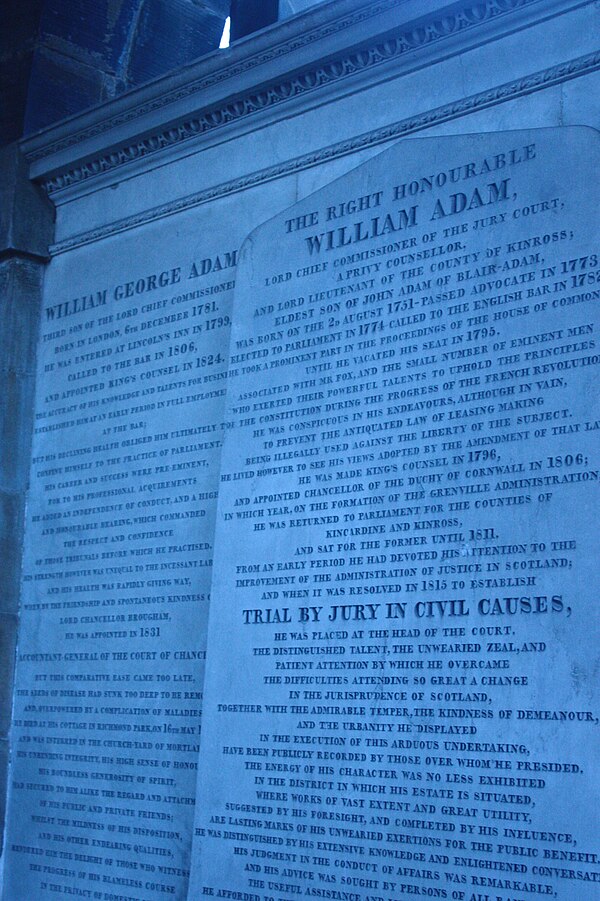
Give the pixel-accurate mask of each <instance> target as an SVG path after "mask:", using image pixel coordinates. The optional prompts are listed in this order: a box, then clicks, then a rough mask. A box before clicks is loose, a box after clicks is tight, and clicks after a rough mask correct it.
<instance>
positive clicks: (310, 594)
mask: <svg viewBox="0 0 600 901" xmlns="http://www.w3.org/2000/svg"><path fill="white" fill-rule="evenodd" d="M598 156H599V154H598V142H597V135H596V133H595V132H593V131H592V130H589V129H577V128H571V129H544V130H539V131H526V132H525V131H524V132H506V133H497V134H487V135H470V136H460V137H446V138H431V139H426V140H419V141H410V142H405V143H403V144H399V145H397V146H396V147H394V148H392V149H391V150H389V151H387V152H385V153H383V154H381V155H380V156H378V157H377V158H374V159H372V160H370V161H369V162H368V163H366V164H364V165H363V166H361V167H360V168H359V169H356V170H354V171H353V172H351V173H349V174H348V175H346V176H344V177H343V178H341V179H339V180H338V181H336V182H334V183H333V184H331V185H329V186H328V187H326V188H324V189H323V190H321V191H319V192H318V193H317V194H314V195H312V196H311V197H309V198H307V199H306V200H304V201H302V202H301V203H299V204H297V205H296V206H294V207H292V208H290V209H289V210H287V211H286V212H285V213H284V214H281V215H280V216H278V217H276V218H275V219H273V220H271V221H270V222H268V223H267V224H265V225H264V226H262V227H261V228H260V229H258V230H257V231H255V232H254V233H253V234H252V235H251V236H250V238H249V239H248V241H247V242H246V244H245V245H244V248H243V250H242V253H241V264H240V268H239V275H238V279H237V285H236V308H235V316H234V328H233V332H232V344H231V360H230V370H231V371H230V381H229V389H228V392H229V393H228V397H229V408H228V416H227V418H228V420H229V421H231V422H232V423H235V428H233V429H230V430H229V431H228V433H227V435H226V439H225V445H224V449H223V463H222V475H221V493H220V499H219V512H218V525H217V535H216V553H215V559H216V563H215V568H214V580H213V604H212V608H211V621H210V624H209V642H208V646H209V652H208V662H207V677H206V691H205V705H204V709H205V719H204V725H203V736H202V746H201V773H200V777H199V785H198V799H199V803H198V805H197V814H196V847H195V849H194V861H193V872H192V882H191V890H190V897H193V898H200V897H201V896H215V897H231V898H243V899H252V901H254V899H260V901H272V899H286V901H287V899H290V898H294V897H298V898H313V897H314V898H330V899H339V901H342V899H343V901H366V899H377V901H396V899H404V898H407V897H412V896H413V895H414V896H421V897H428V898H451V899H458V901H461V899H465V901H480V899H494V901H515V899H519V901H523V899H527V898H534V897H537V896H542V897H546V896H550V897H555V898H558V899H560V901H576V899H577V901H579V899H581V898H584V897H585V898H586V899H593V898H597V897H599V891H598V880H599V878H600V876H599V865H598V858H597V852H598V836H597V817H596V814H597V798H596V797H595V796H594V782H593V778H592V773H593V770H594V768H595V765H596V764H597V747H598V705H597V697H594V686H595V678H596V677H595V676H594V667H595V664H596V658H597V654H598V618H597V605H596V593H595V590H596V589H595V584H594V583H595V578H596V569H595V566H594V553H595V550H596V548H595V542H596V535H597V528H595V526H594V521H593V520H594V513H595V510H596V504H597V501H596V495H597V490H598V464H599V455H598V442H597V436H598V434H599V429H600V411H599V410H598V404H597V399H596V392H595V384H596V382H597V377H598V376H597V373H598V363H599V362H600V355H599V354H598V350H597V341H598V337H597V329H598V298H599V291H598V284H599V281H600V268H599V262H598V256H597V253H598V249H599V247H598V234H597V229H596V226H595V223H596V209H597V204H596V201H595V200H594V197H593V193H592V187H593V173H595V172H597V171H598Z"/></svg>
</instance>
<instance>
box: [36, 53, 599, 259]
mask: <svg viewBox="0 0 600 901" xmlns="http://www.w3.org/2000/svg"><path fill="white" fill-rule="evenodd" d="M598 70H600V50H599V51H597V52H596V53H591V54H588V55H586V56H581V57H578V58H577V59H573V60H569V61H568V62H565V63H561V64H560V65H557V66H553V67H551V68H548V69H544V70H541V71H538V72H534V73H532V74H530V75H527V76H524V77H522V78H518V79H515V80H513V81H508V82H505V83H504V84H501V85H498V86H497V87H494V88H491V89H489V90H486V91H481V92H479V93H477V94H472V95H470V96H468V97H464V98H462V99H461V100H457V101H454V102H452V103H448V104H444V105H442V106H438V107H435V108H433V109H431V110H428V111H426V112H423V113H420V114H418V115H416V116H410V117H408V118H405V119H401V120H399V121H397V122H394V123H392V124H390V125H386V126H385V127H383V128H378V129H375V130H374V131H369V132H365V133H363V134H361V135H357V136H356V137H355V138H352V139H350V140H346V141H340V142H338V143H336V144H331V145H329V146H328V147H323V148H321V149H319V150H315V151H312V152H310V153H307V154H304V155H302V156H298V157H294V158H291V159H289V160H286V161H285V162H283V163H281V164H278V165H275V166H269V167H267V168H265V169H260V170H258V171H256V172H252V173H250V174H248V175H246V176H243V177H240V178H237V179H233V180H231V181H228V182H223V183H222V184H219V185H215V186H214V187H212V188H209V189H207V190H205V191H200V192H198V193H194V194H190V195H188V196H187V197H182V198H180V199H178V200H176V201H173V202H171V203H168V204H163V205H160V206H157V207H153V208H152V209H149V210H146V211H144V212H143V213H139V214H137V215H134V216H128V217H126V218H123V219H119V220H117V221H116V222H113V223H111V224H110V225H107V226H102V227H100V228H96V229H91V230H89V231H86V232H81V233H80V234H77V235H74V236H72V237H71V238H68V239H66V240H64V241H61V242H59V243H57V244H55V245H54V246H53V247H51V248H50V249H51V252H52V254H53V255H56V254H60V253H64V252H66V251H69V250H73V249H74V248H76V247H81V246H83V245H85V244H90V243H92V242H94V241H99V240H102V239H104V238H109V237H111V236H112V235H117V234H121V233H122V232H125V231H128V230H130V229H133V228H137V227H139V226H140V225H144V224H145V223H148V222H153V221H156V220H157V219H162V218H164V217H166V216H172V215H174V214H176V213H181V212H184V211H185V210H189V209H192V208H193V207H196V206H199V205H201V204H203V203H208V202H210V201H214V200H216V199H218V198H220V197H225V196H227V195H231V194H236V193H237V192H238V191H242V190H245V189H246V188H252V187H254V186H255V185H258V184H262V183H263V182H267V181H271V180H273V179H276V178H280V177H282V176H285V175H289V174H291V173H293V172H298V171H301V170H304V169H309V168H311V167H312V166H318V165H320V164H321V163H324V162H327V161H330V160H334V159H337V158H339V157H343V156H347V155H349V154H351V153H355V152H357V151H360V150H364V149H365V148H368V147H375V146H378V145H383V144H385V143H387V142H389V141H393V140H397V139H399V138H402V137H407V136H409V135H411V134H416V133H418V132H420V131H423V130H425V129H427V128H431V127H433V126H435V125H439V124H441V123H443V122H448V121H452V120H453V119H459V118H461V117H463V116H465V115H469V114H471V113H475V112H478V111H479V110H483V109H487V108H489V107H492V106H496V105H498V104H500V103H504V102H505V101H507V100H510V99H516V98H518V97H522V96H525V95H526V94H531V93H534V92H536V91H540V90H544V89H546V88H549V87H552V85H555V84H561V83H562V82H565V81H568V80H570V79H573V78H578V77H580V76H583V75H587V74H589V73H591V72H594V71H598Z"/></svg>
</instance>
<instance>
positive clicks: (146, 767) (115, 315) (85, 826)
mask: <svg viewBox="0 0 600 901" xmlns="http://www.w3.org/2000/svg"><path fill="white" fill-rule="evenodd" d="M153 241H154V243H155V245H156V244H158V246H157V247H156V251H157V252H156V254H155V255H154V257H153V255H152V253H151V250H152V246H153V245H152V242H153ZM162 243H164V242H163V241H162V240H161V236H160V233H159V232H157V233H156V236H155V237H153V238H152V240H151V239H146V248H145V249H144V252H143V253H141V254H140V257H141V258H140V259H135V258H133V257H132V256H128V255H127V254H125V253H124V252H123V250H122V249H121V248H120V249H119V253H118V254H114V255H111V254H110V253H108V252H104V254H102V251H96V255H95V257H94V256H93V253H92V252H90V251H87V249H86V255H85V256H84V257H83V260H84V261H86V265H85V266H82V265H81V264H80V265H79V267H78V268H77V266H76V265H74V264H72V263H70V262H68V261H67V263H66V264H64V266H63V263H62V260H65V259H66V258H62V259H60V258H59V260H58V261H57V263H56V264H55V265H56V266H57V267H59V269H58V271H57V272H53V274H52V285H51V286H50V288H49V290H48V292H47V299H46V303H45V307H44V309H43V311H42V329H41V337H40V351H39V377H38V386H39V387H38V397H37V403H36V413H35V426H34V438H33V459H32V474H31V491H30V502H29V512H28V524H27V542H26V553H25V559H24V573H23V579H24V583H23V605H22V617H21V639H20V644H19V649H18V663H17V667H18V668H17V680H18V682H17V691H16V696H15V712H14V723H13V739H12V742H13V756H14V764H13V769H12V778H11V792H12V802H13V803H12V813H11V818H10V823H9V828H8V840H7V857H8V865H7V889H6V891H7V894H6V897H7V898H10V899H12V901H32V899H35V901H42V899H46V898H54V897H58V896H68V897H78V898H102V899H109V901H114V899H117V898H118V899H120V901H121V899H128V901H155V899H158V898H164V897H177V898H181V897H185V893H186V890H187V876H188V860H189V850H190V842H191V830H192V822H193V808H194V797H195V784H196V767H197V759H198V745H199V736H200V716H201V709H202V684H203V673H204V657H205V647H206V618H207V609H208V604H209V595H210V568H211V563H212V556H213V548H212V536H213V526H214V515H215V505H216V495H217V487H218V466H219V464H218V457H219V451H220V444H221V440H222V435H223V431H224V429H225V428H226V422H225V421H224V419H223V406H224V395H225V387H224V385H225V378H226V375H227V348H228V330H229V314H230V306H231V298H232V288H233V279H234V272H235V268H234V267H235V262H236V252H235V251H234V250H228V249H225V248H223V250H222V251H219V252H217V251H215V252H214V253H212V254H210V255H208V254H207V253H206V252H205V253H204V254H198V256H196V257H195V258H192V255H191V253H190V255H189V257H187V258H184V257H183V255H181V256H180V257H179V258H178V259H177V260H176V262H172V263H171V264H170V265H167V264H165V263H164V262H163V263H162V264H161V262H160V256H159V252H160V249H161V246H162ZM204 247H205V248H206V241H204ZM149 251H150V252H149ZM171 253H172V251H171ZM163 254H164V251H163ZM144 256H145V257H146V258H149V257H150V258H153V259H154V263H153V266H151V265H145V264H144V260H143V257H144ZM163 260H164V256H163ZM61 266H62V267H63V268H60V267H61ZM74 270H76V273H77V272H79V273H80V274H79V275H78V276H77V278H78V280H79V282H80V285H81V287H80V288H79V289H76V288H75V287H74V285H75V284H77V281H76V280H75V277H74V276H73V272H74ZM82 270H83V274H81V272H82ZM91 273H93V275H92V274H91ZM55 286H56V287H55ZM65 286H68V287H65ZM83 286H86V287H83Z"/></svg>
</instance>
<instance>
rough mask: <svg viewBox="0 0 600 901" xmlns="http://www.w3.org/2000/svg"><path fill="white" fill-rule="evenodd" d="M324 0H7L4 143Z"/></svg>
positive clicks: (1, 67) (1, 49)
mask: <svg viewBox="0 0 600 901" xmlns="http://www.w3.org/2000/svg"><path fill="white" fill-rule="evenodd" d="M319 2H322V0H19V2H11V0H4V9H3V20H4V21H3V28H2V31H1V33H0V97H1V104H0V144H1V145H5V144H9V143H11V142H12V141H16V140H18V139H19V138H20V137H22V136H23V135H26V134H31V133H33V132H35V131H38V130H39V129H41V128H44V127H45V126H47V125H51V124H52V123H53V122H57V121H59V120H60V119H64V118H65V117H67V116H70V115H72V114H74V113H78V112H80V111H82V110H84V109H87V108H88V107H92V106H95V105H96V104H98V103H101V102H102V101H104V100H108V99H110V98H111V97H115V96H116V95H117V94H120V93H122V92H123V91H127V90H129V89H130V88H133V87H136V86H137V85H140V84H143V83H144V82H146V81H150V80H151V79H153V78H157V77H158V76H160V75H164V74H166V73H167V72H170V71H172V70H174V69H179V68H181V67H182V66H184V65H186V64H187V63H190V62H192V61H193V60H196V59H198V58H199V57H201V56H204V55H205V54H206V53H210V52H211V51H212V50H215V49H216V48H217V47H218V46H219V41H220V39H221V35H222V34H223V27H224V24H225V19H226V18H227V16H229V15H230V13H231V16H232V29H231V37H232V40H237V39H239V38H242V37H244V36H246V35H247V34H250V33H251V32H253V31H257V30H258V29H260V28H264V27H265V26H267V25H270V24H272V23H273V22H276V21H277V19H278V18H285V17H287V16H289V15H294V14H295V13H297V12H301V11H302V10H304V9H306V8H307V7H309V6H314V5H316V3H319Z"/></svg>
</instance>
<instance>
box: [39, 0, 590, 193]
mask: <svg viewBox="0 0 600 901" xmlns="http://www.w3.org/2000/svg"><path fill="white" fill-rule="evenodd" d="M585 2H587V0H570V2H569V0H562V2H557V0H459V2H454V3H451V4H449V5H446V6H442V7H441V8H440V6H439V4H438V5H437V6H436V8H435V9H430V10H429V11H428V12H427V13H425V14H423V15H417V16H415V15H414V10H415V6H414V4H413V3H411V2H410V0H377V2H373V0H369V2H364V0H337V2H334V3H331V4H325V5H324V6H323V7H317V11H318V14H314V15H307V16H306V17H301V18H302V19H304V18H306V21H307V23H308V25H312V27H309V28H307V29H305V30H302V31H300V32H299V31H298V28H297V24H298V23H296V31H295V33H294V34H292V35H291V36H287V34H288V31H287V30H286V29H285V28H282V32H283V36H284V37H283V38H282V37H280V38H279V39H276V38H277V35H278V34H279V32H278V29H279V28H280V27H281V26H277V27H274V28H273V29H270V30H269V32H270V42H269V34H266V33H263V34H261V35H259V36H258V37H257V43H258V44H259V45H260V46H259V48H258V50H256V51H253V47H254V43H253V42H252V41H249V42H248V43H247V45H246V47H245V48H244V47H242V48H241V50H240V52H239V53H238V57H239V58H236V59H234V60H233V62H231V63H230V64H229V65H227V64H222V65H221V66H217V65H216V62H218V60H216V58H215V57H214V56H211V57H210V58H209V59H208V60H207V63H206V65H205V68H206V66H207V67H208V70H209V71H205V72H204V73H203V74H202V75H201V76H200V77H197V78H193V77H192V78H190V77H189V73H188V75H187V77H186V79H185V80H184V81H183V83H179V84H177V85H176V86H175V87H172V88H170V89H169V88H167V86H166V84H167V83H166V82H164V84H163V81H159V82H157V83H156V84H155V85H153V86H152V89H151V90H150V88H147V89H146V90H145V91H143V92H141V93H143V96H144V99H143V101H142V102H136V98H137V96H138V94H137V92H136V94H135V95H132V96H131V97H130V98H129V100H128V101H127V103H126V105H125V106H124V107H123V108H121V104H119V103H118V102H116V103H115V105H116V106H119V109H118V110H117V112H113V113H110V114H108V115H106V113H107V112H108V111H109V110H112V109H113V106H112V105H108V106H106V107H104V108H102V109H103V110H104V113H105V114H104V115H101V116H100V117H99V118H96V119H95V120H94V121H92V122H91V123H90V124H87V125H86V126H85V127H83V128H79V129H78V128H76V127H75V128H71V130H68V129H67V131H66V132H64V126H63V129H62V131H63V134H62V135H61V136H60V137H57V138H56V139H52V133H53V130H51V131H50V133H49V134H48V135H47V137H46V138H45V139H41V138H40V137H38V138H34V139H31V140H29V141H26V142H25V143H24V145H23V146H24V149H25V152H26V154H27V157H28V159H29V161H30V162H32V163H36V162H38V161H40V160H45V159H46V160H47V159H48V158H49V157H52V156H53V155H56V154H60V152H61V151H65V150H66V151H70V153H69V156H70V157H71V158H72V159H73V158H74V159H77V155H78V150H79V148H82V147H83V145H85V144H86V143H87V144H89V141H90V140H91V139H92V138H97V137H98V136H102V135H103V134H105V133H107V134H108V133H109V132H111V131H114V130H115V129H116V130H118V129H119V128H122V127H123V126H124V125H127V126H128V127H129V130H131V128H132V125H133V126H134V125H135V123H136V122H138V121H141V120H142V119H143V118H144V117H147V116H148V114H150V113H153V112H156V111H157V110H158V111H161V110H163V111H164V113H165V115H166V117H167V118H168V115H167V114H168V112H169V110H170V109H172V108H173V107H174V105H176V103H177V102H178V101H181V100H182V99H184V98H188V99H189V98H193V99H194V100H195V102H196V107H197V102H198V100H200V101H202V99H203V98H202V94H203V93H204V94H206V92H207V91H208V90H209V88H211V87H214V86H215V85H217V84H219V85H221V86H222V87H224V88H225V90H227V87H228V86H229V87H232V86H233V83H234V82H235V79H236V78H237V77H239V76H245V75H247V73H248V72H250V73H254V75H255V76H259V75H261V74H263V72H262V70H261V67H263V66H264V65H265V64H269V63H270V62H271V61H272V60H273V59H275V58H277V59H278V60H279V61H281V60H284V61H285V60H286V58H290V59H291V57H292V56H293V54H294V52H296V51H298V50H302V48H304V47H307V45H308V46H313V45H315V44H318V42H319V41H323V40H325V39H328V40H331V37H332V35H340V34H344V33H348V34H350V33H351V32H352V29H356V27H357V26H361V25H362V24H364V23H365V22H366V21H367V20H373V19H376V18H377V17H378V16H379V17H381V16H384V17H386V16H387V22H388V23H390V25H391V30H389V31H388V32H387V33H385V34H384V36H383V37H381V36H380V37H379V39H375V38H373V39H371V40H370V41H367V42H365V43H364V44H362V45H360V46H357V45H356V36H355V37H354V46H353V47H351V48H350V49H345V50H341V51H340V50H338V51H337V52H336V53H335V54H334V55H332V56H330V57H329V58H326V59H322V58H321V59H319V60H317V61H313V63H312V64H310V65H308V66H306V67H304V68H302V69H300V70H296V71H295V72H293V73H292V74H290V75H288V76H287V77H284V78H278V79H277V78H275V79H272V80H270V81H269V80H267V82H266V83H265V82H264V81H262V83H261V84H260V86H259V87H254V88H250V89H248V90H246V91H245V92H243V93H234V94H233V95H231V94H229V96H227V97H225V98H224V99H223V100H222V101H220V102H216V103H209V104H208V105H207V106H205V107H204V108H201V109H200V110H199V111H198V110H197V109H196V111H195V112H193V113H192V114H191V115H183V116H181V117H180V118H178V119H176V120H171V121H170V123H169V124H167V125H164V124H163V125H161V127H158V128H155V129H153V130H147V129H146V130H142V132H141V133H140V134H139V135H138V136H136V137H135V138H134V139H133V140H131V139H130V140H127V139H126V140H122V141H120V142H119V143H118V144H117V145H116V146H115V145H113V146H112V147H111V148H110V149H108V150H106V151H103V152H96V153H92V154H89V155H88V154H84V155H83V158H82V159H80V160H78V161H77V162H76V164H72V163H67V165H63V166H60V167H59V168H58V171H57V170H56V169H54V171H52V167H51V171H50V172H49V173H48V174H47V175H45V176H42V179H43V184H44V187H45V188H46V190H47V192H48V193H49V194H58V193H59V192H62V191H64V190H65V189H67V188H72V187H76V186H80V185H83V184H86V183H90V180H93V179H95V178H98V177H99V176H105V175H107V174H108V175H109V176H110V173H113V172H114V174H115V177H117V176H120V172H121V171H123V167H128V168H131V167H132V165H133V164H136V163H137V164H138V165H139V164H140V163H146V161H150V160H153V159H155V158H158V157H159V156H160V155H161V154H164V153H165V152H167V151H170V152H173V151H177V150H179V148H181V151H182V152H185V151H186V150H187V148H188V144H189V145H190V146H192V142H194V141H195V142H198V141H201V140H207V139H212V140H215V139H217V140H225V139H226V137H227V136H228V135H229V134H230V133H232V129H234V127H235V126H237V127H240V126H241V125H246V127H258V126H259V124H260V122H261V121H263V120H264V116H265V114H267V115H269V114H272V115H275V114H277V113H278V112H279V110H281V113H282V114H284V112H285V111H286V110H287V109H289V108H290V106H293V105H294V103H295V104H296V105H297V104H298V103H309V102H310V101H311V99H312V98H313V97H317V96H319V95H320V93H323V91H324V89H327V88H333V89H336V88H337V89H343V87H344V86H345V85H346V83H349V85H350V84H351V83H352V81H353V80H354V81H355V82H356V81H357V80H358V78H359V77H361V76H362V77H365V75H368V74H369V73H373V74H374V75H375V77H376V75H377V73H378V70H386V71H387V69H389V67H390V66H393V65H396V66H398V65H399V64H400V65H402V64H404V63H406V64H408V65H410V61H412V63H413V65H414V64H415V63H414V59H415V57H417V56H418V55H419V53H420V52H423V51H427V50H429V49H430V48H431V50H432V52H433V51H435V52H436V53H441V52H442V50H441V46H445V45H447V44H449V43H452V42H453V43H454V45H455V48H457V47H460V46H461V44H462V40H463V39H465V38H466V37H473V36H475V35H479V34H480V33H481V32H483V31H484V30H485V29H486V27H487V30H488V32H489V29H490V27H491V28H492V29H493V28H494V26H495V25H496V23H498V24H500V23H503V27H505V28H509V29H510V27H512V22H511V18H512V17H514V15H515V14H517V13H519V12H522V13H528V12H530V11H535V12H537V14H538V15H553V14H556V13H557V11H565V10H566V9H568V8H573V7H574V6H578V5H579V6H580V5H584V4H585ZM425 5H426V4H423V3H422V4H420V5H417V7H416V9H419V6H420V11H422V10H423V7H424V6H425ZM410 11H412V12H413V15H412V17H409V19H408V21H407V20H406V14H407V13H408V12H410ZM399 22H401V23H402V24H398V23H399ZM283 24H284V23H282V26H283ZM379 25H380V23H379ZM352 33H353V34H354V35H355V32H352ZM453 39H454V41H453ZM456 39H458V40H456ZM482 39H483V38H482ZM488 39H489V37H488ZM238 49H239V48H238ZM444 52H446V51H444ZM455 52H456V49H455ZM223 59H224V58H223V57H221V58H220V60H221V61H222V60H223ZM161 85H163V90H162V91H161V90H158V88H160V86H161ZM123 102H124V101H123ZM83 118H85V117H83ZM92 118H93V119H94V117H93V116H92ZM59 131H61V129H59ZM194 146H195V145H194ZM146 164H147V163H146Z"/></svg>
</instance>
